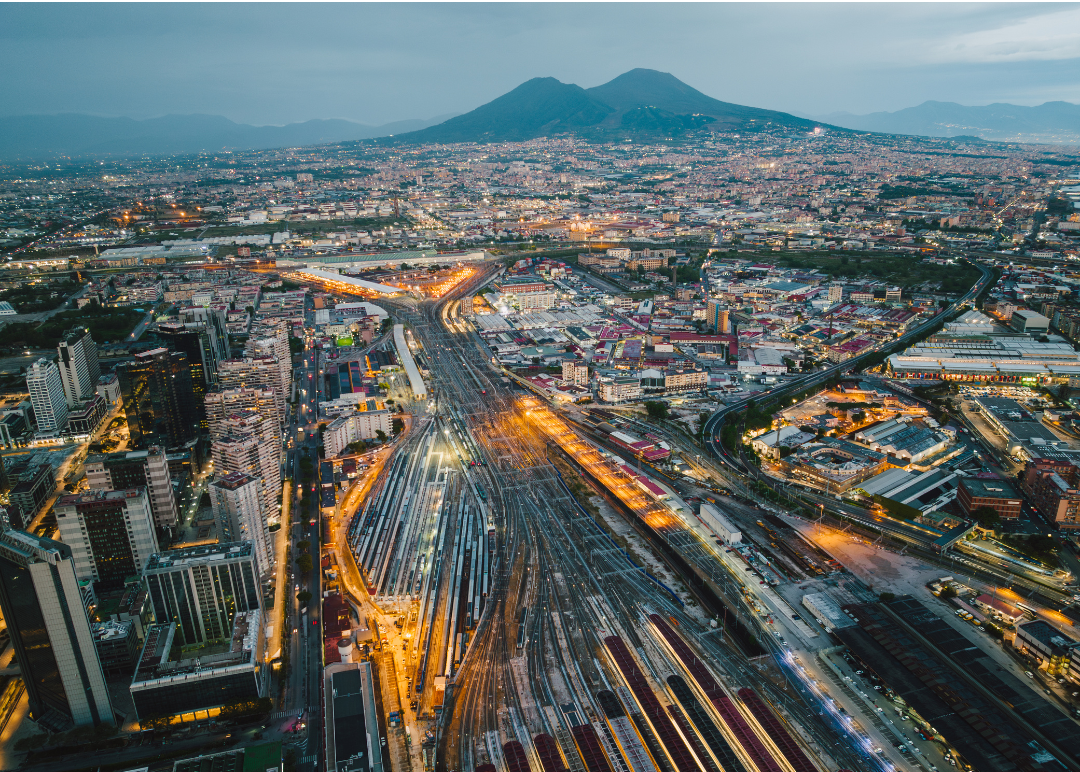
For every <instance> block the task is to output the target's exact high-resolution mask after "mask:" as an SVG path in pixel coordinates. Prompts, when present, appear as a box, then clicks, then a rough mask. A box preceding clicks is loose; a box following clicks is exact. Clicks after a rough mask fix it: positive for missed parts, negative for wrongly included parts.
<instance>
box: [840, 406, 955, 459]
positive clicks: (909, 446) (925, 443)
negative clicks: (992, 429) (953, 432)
mask: <svg viewBox="0 0 1080 772" xmlns="http://www.w3.org/2000/svg"><path fill="white" fill-rule="evenodd" d="M854 439H855V440H856V441H858V442H860V443H862V444H863V445H866V446H867V447H868V448H870V449H872V450H876V451H878V452H879V453H887V454H889V455H890V456H893V457H895V458H900V459H903V460H905V461H909V462H911V463H912V464H917V463H919V462H920V461H922V460H924V459H927V458H930V457H931V456H933V455H935V454H937V453H940V452H941V451H943V450H944V449H945V448H946V447H948V445H949V442H950V438H949V437H948V436H946V435H945V434H943V433H940V432H937V431H934V430H933V429H931V428H930V427H929V426H926V425H925V424H923V423H921V422H918V421H912V420H910V419H909V418H906V417H904V418H893V419H890V420H888V421H882V422H880V423H877V424H874V425H873V426H868V427H867V428H865V429H860V430H859V431H858V432H856V433H855V436H854Z"/></svg>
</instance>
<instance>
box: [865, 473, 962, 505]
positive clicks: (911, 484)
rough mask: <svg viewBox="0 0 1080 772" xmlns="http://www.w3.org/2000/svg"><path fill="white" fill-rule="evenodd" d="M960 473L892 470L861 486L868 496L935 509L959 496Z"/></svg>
mask: <svg viewBox="0 0 1080 772" xmlns="http://www.w3.org/2000/svg"><path fill="white" fill-rule="evenodd" d="M958 485H959V476H958V475H957V474H956V472H953V471H950V470H948V469H942V468H934V469H930V470H929V471H926V472H909V471H906V470H904V469H897V468H893V469H888V470H886V471H884V472H882V473H881V474H879V475H876V476H874V477H872V478H870V479H869V480H867V481H866V482H864V483H861V484H860V485H859V486H858V487H857V489H858V490H859V491H860V492H862V493H863V494H864V495H865V496H867V497H868V498H873V497H874V496H882V497H884V498H887V499H892V500H893V501H898V502H900V503H901V504H906V505H908V506H909V507H914V508H915V509H918V510H920V511H922V512H933V511H935V510H938V509H940V508H941V507H943V506H945V504H947V503H949V502H950V501H952V500H953V499H955V498H956V488H957V486H958Z"/></svg>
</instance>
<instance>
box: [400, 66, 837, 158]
mask: <svg viewBox="0 0 1080 772" xmlns="http://www.w3.org/2000/svg"><path fill="white" fill-rule="evenodd" d="M768 125H772V126H782V127H786V128H791V129H799V130H810V129H813V128H814V127H815V126H817V125H819V124H818V123H817V122H816V121H812V120H807V119H805V118H798V117H796V116H794V115H788V114H787V113H780V112H776V111H773V110H762V109H759V108H756V107H745V106H743V105H735V104H730V103H728V102H721V101H719V100H717V99H713V98H712V97H710V96H706V95H705V94H702V93H701V92H700V91H698V90H697V89H694V88H691V87H690V86H688V85H686V84H685V83H683V82H682V81H681V80H679V79H678V78H676V77H675V76H674V75H671V74H669V73H666V72H658V71H656V70H645V69H636V70H631V71H630V72H627V73H624V74H622V75H620V76H619V77H617V78H615V79H614V80H612V81H609V82H608V83H605V84H604V85H602V86H596V87H595V88H590V89H583V88H581V87H580V86H575V85H573V84H569V83H562V82H560V81H558V80H556V79H555V78H533V79H532V80H529V81H526V82H525V83H522V84H521V85H520V86H518V87H517V88H515V89H514V90H512V91H510V92H508V93H506V94H503V95H502V96H501V97H498V98H497V99H494V100H492V101H491V102H488V103H487V104H485V105H482V106H480V107H478V108H476V109H475V110H473V111H471V112H468V113H465V114H464V115H459V116H457V117H455V118H451V119H450V120H448V121H445V122H443V123H440V124H438V125H435V126H430V127H428V128H426V129H421V130H419V131H414V132H411V133H408V134H401V135H396V136H395V137H394V139H395V141H404V142H416V143H423V142H518V141H522V140H527V139H535V138H536V137H548V136H552V135H554V134H562V133H568V132H572V133H576V134H581V135H584V136H589V137H603V136H607V135H626V134H668V135H670V134H679V133H683V132H685V131H690V130H695V129H700V128H705V127H710V128H716V129H720V130H724V131H732V130H742V129H745V130H750V129H754V128H762V127H765V126H768Z"/></svg>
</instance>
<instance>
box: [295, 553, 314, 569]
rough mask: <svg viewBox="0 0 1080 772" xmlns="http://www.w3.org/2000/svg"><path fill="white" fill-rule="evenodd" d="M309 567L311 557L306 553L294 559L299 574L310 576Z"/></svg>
mask: <svg viewBox="0 0 1080 772" xmlns="http://www.w3.org/2000/svg"><path fill="white" fill-rule="evenodd" d="M311 566H312V562H311V555H308V554H307V553H306V552H305V553H304V554H303V555H301V556H300V557H298V558H297V559H296V567H297V568H299V569H300V573H302V574H310V573H311Z"/></svg>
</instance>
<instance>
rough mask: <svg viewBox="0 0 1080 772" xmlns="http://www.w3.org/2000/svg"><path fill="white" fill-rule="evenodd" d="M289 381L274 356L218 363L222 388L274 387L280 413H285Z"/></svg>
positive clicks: (262, 388)
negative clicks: (283, 375)
mask: <svg viewBox="0 0 1080 772" xmlns="http://www.w3.org/2000/svg"><path fill="white" fill-rule="evenodd" d="M287 383H288V381H287V380H283V379H282V377H281V368H280V367H279V365H278V362H277V360H275V359H274V358H273V357H268V356H263V357H254V358H252V357H245V358H244V359H225V360H222V361H221V362H219V363H218V385H219V386H220V387H221V388H222V389H260V390H263V391H265V390H271V389H272V390H273V391H274V392H275V395H276V396H275V399H276V400H277V403H278V414H279V415H285V398H286V396H287V395H288V394H289V389H288V388H287V387H286V384H287Z"/></svg>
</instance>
